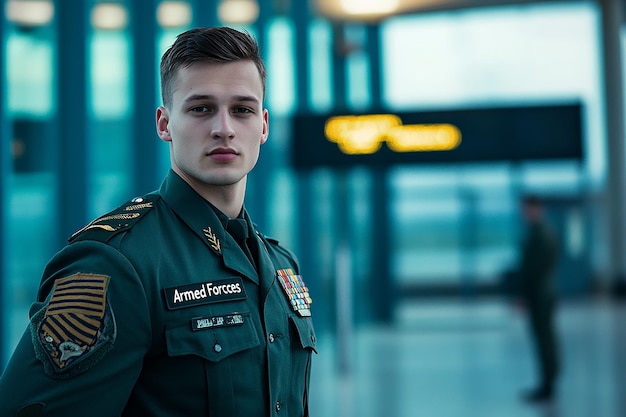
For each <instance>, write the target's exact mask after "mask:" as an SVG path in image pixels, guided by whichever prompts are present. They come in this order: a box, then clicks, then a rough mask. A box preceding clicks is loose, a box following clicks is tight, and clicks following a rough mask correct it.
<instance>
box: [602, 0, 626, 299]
mask: <svg viewBox="0 0 626 417" xmlns="http://www.w3.org/2000/svg"><path fill="white" fill-rule="evenodd" d="M600 5H601V8H602V44H603V52H604V53H603V58H604V96H605V111H606V128H607V137H608V187H607V190H606V200H605V201H606V204H607V209H608V220H609V224H608V228H607V230H608V233H609V248H610V249H609V250H610V254H609V255H610V259H609V262H610V264H609V268H610V270H609V273H610V275H611V276H610V278H611V280H612V281H613V284H614V285H613V288H614V290H615V291H616V293H617V294H619V295H620V296H624V295H626V217H625V213H626V154H625V151H626V147H625V146H624V140H625V138H624V93H623V80H622V64H621V62H622V57H621V55H622V53H621V45H620V27H621V26H622V24H623V22H624V7H623V4H622V0H600Z"/></svg>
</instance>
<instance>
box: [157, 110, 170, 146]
mask: <svg viewBox="0 0 626 417" xmlns="http://www.w3.org/2000/svg"><path fill="white" fill-rule="evenodd" d="M169 124H170V115H169V112H168V111H167V109H166V108H165V107H163V106H159V107H158V108H157V110H156V130H157V134H158V135H159V137H160V138H161V140H163V141H165V142H171V141H172V135H170V128H169Z"/></svg>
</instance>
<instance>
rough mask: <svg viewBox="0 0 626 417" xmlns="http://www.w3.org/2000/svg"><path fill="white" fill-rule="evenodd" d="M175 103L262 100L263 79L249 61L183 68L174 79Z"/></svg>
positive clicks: (204, 63) (204, 64)
mask: <svg viewBox="0 0 626 417" xmlns="http://www.w3.org/2000/svg"><path fill="white" fill-rule="evenodd" d="M173 87H174V88H173V91H172V92H173V99H174V100H175V101H177V100H185V98H186V97H189V96H192V95H208V96H215V97H220V98H226V97H229V96H232V97H237V96H254V97H256V98H257V99H258V100H259V102H261V101H262V98H263V85H262V81H261V75H260V74H259V71H258V69H257V67H256V65H255V64H254V62H252V61H249V60H243V61H234V62H228V63H214V62H200V63H195V64H192V65H190V66H188V67H184V68H180V69H179V70H178V71H177V73H176V76H175V78H174V85H173Z"/></svg>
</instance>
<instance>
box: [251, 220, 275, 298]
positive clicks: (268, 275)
mask: <svg viewBox="0 0 626 417" xmlns="http://www.w3.org/2000/svg"><path fill="white" fill-rule="evenodd" d="M246 216H247V213H246ZM246 218H247V217H246ZM247 219H248V218H247ZM248 222H250V219H248ZM252 229H253V233H252V235H251V236H250V237H251V239H250V244H252V245H256V249H257V250H256V253H258V266H257V269H258V273H259V277H260V285H261V293H262V294H263V295H264V296H266V295H267V293H268V291H269V289H270V287H271V286H272V285H273V284H274V279H275V278H276V268H275V267H274V263H273V262H272V259H271V258H270V255H269V252H268V250H267V246H266V243H265V240H264V239H263V238H262V237H261V236H260V235H259V233H258V232H257V231H256V229H255V228H254V226H253V227H252Z"/></svg>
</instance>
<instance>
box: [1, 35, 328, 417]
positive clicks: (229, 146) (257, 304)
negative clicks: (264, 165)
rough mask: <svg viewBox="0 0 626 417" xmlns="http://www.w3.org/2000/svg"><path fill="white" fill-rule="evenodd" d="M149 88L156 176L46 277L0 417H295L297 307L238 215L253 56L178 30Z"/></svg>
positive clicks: (252, 113) (247, 150) (249, 141)
mask: <svg viewBox="0 0 626 417" xmlns="http://www.w3.org/2000/svg"><path fill="white" fill-rule="evenodd" d="M161 88H162V99H163V105H162V106H160V107H159V108H158V109H157V110H156V129H157V133H158V135H159V137H160V138H161V139H162V140H163V141H165V142H166V143H168V144H169V147H170V159H171V170H170V171H169V173H168V174H167V176H166V178H165V179H164V181H163V183H162V185H161V187H160V189H159V190H158V191H155V192H152V193H149V194H146V195H145V196H142V197H138V198H135V199H133V200H131V201H129V202H128V203H126V204H124V205H122V206H121V207H120V208H118V209H116V210H114V211H113V212H111V213H108V214H106V215H104V216H102V217H100V218H98V219H96V220H94V221H93V222H91V223H89V224H88V225H87V226H85V227H84V228H83V229H81V230H79V231H77V232H76V233H75V234H74V235H73V236H72V237H71V238H70V241H69V244H68V245H67V246H66V247H65V248H64V249H62V250H61V251H60V252H59V253H57V254H56V255H55V256H54V257H53V259H52V260H51V261H50V262H49V263H48V265H47V267H46V268H45V271H44V273H43V277H42V280H41V285H40V288H39V292H38V295H37V300H36V302H35V303H34V304H33V306H32V307H31V310H30V324H29V328H28V329H27V330H26V332H25V334H24V336H23V337H22V339H21V341H20V342H19V344H18V346H17V348H16V350H15V352H14V353H13V356H12V358H11V360H10V362H9V364H8V367H7V368H6V370H5V372H4V374H3V375H2V377H1V378H0V416H2V417H14V416H15V417H39V416H55V417H57V416H70V415H80V416H83V415H84V416H91V417H119V416H141V417H156V416H159V417H161V416H163V417H183V416H185V417H188V416H211V417H236V416H240V417H243V416H245V417H268V416H270V415H275V414H276V413H280V414H281V415H285V416H290V417H304V416H308V387H309V380H310V369H311V356H312V352H313V351H314V349H315V343H316V340H315V334H314V331H313V326H312V322H311V317H310V316H311V313H310V309H309V306H310V303H311V298H310V296H309V294H308V290H307V288H306V286H305V285H304V283H303V281H302V278H301V276H300V272H299V269H298V263H297V261H296V259H295V258H294V256H293V255H292V254H291V252H290V251H288V250H286V249H285V248H284V247H282V246H280V245H279V244H278V242H277V241H275V240H272V239H269V238H266V237H265V236H263V235H262V234H261V233H259V232H258V231H257V229H256V227H255V226H254V225H253V223H252V221H251V220H250V217H249V215H248V213H247V211H246V210H245V208H244V204H243V203H244V195H245V190H246V179H247V175H248V173H249V172H250V171H251V170H252V169H253V167H254V166H255V164H256V162H257V160H258V157H259V152H260V146H261V145H262V144H263V143H265V141H266V140H267V138H268V132H269V119H268V111H267V109H265V108H264V107H263V103H264V97H265V67H264V64H263V61H262V60H261V57H260V55H259V50H258V45H257V43H256V41H255V40H254V39H253V38H252V37H251V36H250V35H248V34H247V33H244V32H240V31H237V30H234V29H230V28H198V29H192V30H189V31H187V32H184V33H182V34H180V35H179V36H178V37H177V39H176V41H175V42H174V44H173V45H172V46H171V47H170V48H169V49H168V50H167V51H166V52H165V54H164V55H163V58H162V61H161ZM148 102H150V100H148ZM138 163H140V161H138Z"/></svg>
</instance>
